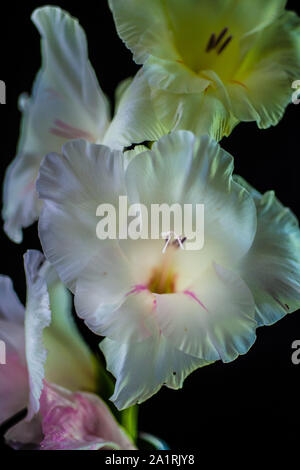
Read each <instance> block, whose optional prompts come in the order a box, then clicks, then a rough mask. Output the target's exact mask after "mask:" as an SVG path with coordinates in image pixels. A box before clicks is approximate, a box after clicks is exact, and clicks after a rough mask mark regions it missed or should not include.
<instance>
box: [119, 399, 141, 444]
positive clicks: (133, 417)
mask: <svg viewBox="0 0 300 470" xmlns="http://www.w3.org/2000/svg"><path fill="white" fill-rule="evenodd" d="M121 424H122V426H123V427H124V428H125V430H126V431H127V433H128V434H129V436H130V437H131V439H132V440H133V442H136V440H137V437H138V406H137V405H134V406H131V407H130V408H127V410H123V411H121Z"/></svg>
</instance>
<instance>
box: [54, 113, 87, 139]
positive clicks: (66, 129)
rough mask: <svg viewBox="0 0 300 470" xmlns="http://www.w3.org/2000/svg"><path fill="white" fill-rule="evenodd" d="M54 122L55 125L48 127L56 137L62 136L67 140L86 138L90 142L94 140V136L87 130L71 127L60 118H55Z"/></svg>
mask: <svg viewBox="0 0 300 470" xmlns="http://www.w3.org/2000/svg"><path fill="white" fill-rule="evenodd" d="M54 124H55V126H56V127H52V128H51V129H50V133H51V134H53V135H56V136H57V137H63V138H64V139H67V140H72V139H86V140H88V141H90V142H95V140H96V139H95V137H94V136H93V135H92V134H90V133H89V132H87V131H84V130H82V129H78V128H77V127H72V126H70V125H69V124H67V123H66V122H64V121H61V120H60V119H55V121H54Z"/></svg>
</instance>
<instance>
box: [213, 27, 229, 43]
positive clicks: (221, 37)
mask: <svg viewBox="0 0 300 470" xmlns="http://www.w3.org/2000/svg"><path fill="white" fill-rule="evenodd" d="M227 33H228V28H224V29H223V31H221V32H220V34H219V36H218V37H217V39H216V43H215V46H217V45H218V44H219V43H220V42H221V41H222V39H223V37H224V36H225V34H227Z"/></svg>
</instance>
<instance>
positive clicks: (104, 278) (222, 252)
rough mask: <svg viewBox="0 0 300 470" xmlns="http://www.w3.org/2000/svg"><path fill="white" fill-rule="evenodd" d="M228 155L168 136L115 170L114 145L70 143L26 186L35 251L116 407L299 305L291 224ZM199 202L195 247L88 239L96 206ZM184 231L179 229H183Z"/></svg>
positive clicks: (238, 347) (177, 378) (244, 346)
mask: <svg viewBox="0 0 300 470" xmlns="http://www.w3.org/2000/svg"><path fill="white" fill-rule="evenodd" d="M232 171H233V159H232V157H231V156H230V155H229V154H227V153H226V152H225V151H223V150H222V149H221V148H220V146H219V145H218V144H217V143H216V142H215V141H214V140H211V139H210V138H208V137H201V138H196V137H195V136H194V135H193V134H192V133H190V132H186V131H178V132H176V133H173V134H170V135H168V136H165V137H163V138H162V139H161V140H160V141H158V142H157V143H155V144H154V145H153V147H152V150H148V151H145V152H143V153H141V154H138V155H136V156H135V157H133V158H132V159H131V161H130V163H129V164H128V166H127V167H126V168H124V158H123V156H122V153H121V152H118V151H112V150H110V149H109V148H107V147H105V146H101V145H93V144H90V143H88V142H85V141H82V140H79V141H74V142H70V143H68V144H66V145H65V146H64V148H63V156H60V155H57V154H51V155H48V156H47V157H46V158H45V160H44V161H43V164H42V166H41V170H40V176H39V179H38V183H37V187H38V191H39V195H40V197H41V198H42V199H43V200H44V206H43V211H42V214H41V217H40V224H39V232H40V238H41V241H42V245H43V248H44V251H45V253H46V256H47V257H48V259H49V260H50V262H51V263H53V265H54V266H55V268H56V270H57V272H58V274H59V276H60V277H61V279H62V281H63V282H64V283H65V284H66V285H67V286H68V287H69V288H70V289H71V290H72V291H73V292H74V294H75V304H76V309H77V313H78V315H79V316H80V317H81V318H83V319H84V320H85V322H86V324H87V326H88V327H89V328H90V329H91V330H92V331H94V332H95V333H96V334H99V335H102V336H106V339H105V340H104V341H103V342H102V343H101V349H102V351H103V352H104V354H105V356H106V359H107V365H108V369H109V370H110V371H111V372H112V373H113V374H114V375H115V376H116V379H117V382H116V388H115V393H114V396H113V398H112V399H113V401H114V402H115V404H116V405H117V406H118V407H119V408H124V407H127V406H130V405H131V404H133V403H136V402H142V401H143V400H146V399H147V398H149V397H150V396H151V395H153V394H154V393H155V392H156V391H158V390H159V388H160V387H161V386H162V385H163V384H164V385H167V386H168V387H171V388H179V387H181V386H182V384H183V381H184V379H185V377H186V376H187V375H188V374H190V373H191V372H192V371H193V370H195V369H196V368H198V367H201V366H203V365H206V364H208V363H209V362H212V361H217V360H219V359H221V360H222V361H224V362H228V361H232V360H234V359H235V358H236V357H237V356H238V355H239V354H245V353H246V352H247V351H248V350H249V348H250V347H251V346H252V344H253V343H254V341H255V337H256V336H255V331H256V327H257V324H258V325H263V324H271V323H274V322H275V321H277V320H278V319H279V318H281V317H282V316H283V315H285V314H286V313H288V312H292V311H294V310H296V309H297V308H298V307H299V306H300V290H299V258H300V256H299V240H300V237H299V234H300V232H299V228H298V224H297V221H296V219H295V217H294V216H293V214H292V213H291V212H290V211H289V210H288V209H285V208H284V207H283V206H282V205H281V204H280V203H279V202H278V201H277V199H276V198H275V196H274V194H273V193H267V194H265V195H264V196H262V195H260V194H259V193H258V192H256V191H254V190H253V189H252V188H250V187H249V186H248V185H247V184H246V183H245V182H244V181H243V180H241V179H238V180H236V179H234V178H233V177H232ZM120 195H127V196H128V199H129V204H132V203H143V204H144V205H145V206H146V207H149V206H150V205H151V204H153V203H158V204H161V203H167V204H169V205H171V204H173V203H179V204H181V205H183V204H188V203H189V204H193V207H195V204H204V206H205V243H204V247H203V248H202V249H201V250H199V251H187V250H182V249H180V248H179V246H178V245H179V244H178V243H177V244H176V243H175V244H174V243H173V244H169V246H168V248H167V249H166V250H165V252H164V250H163V248H164V245H165V241H164V240H162V239H161V240H136V241H134V240H130V239H127V240H102V241H101V240H99V239H98V238H97V237H96V226H97V223H98V222H99V218H97V217H96V210H97V206H98V205H99V204H101V203H110V204H113V205H114V206H115V207H116V210H117V209H118V198H119V196H120ZM183 235H184V234H183Z"/></svg>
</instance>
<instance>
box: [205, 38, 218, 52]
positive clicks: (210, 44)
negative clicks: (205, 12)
mask: <svg viewBox="0 0 300 470" xmlns="http://www.w3.org/2000/svg"><path fill="white" fill-rule="evenodd" d="M215 45H216V35H215V33H212V35H211V36H210V39H209V41H208V43H207V46H206V52H209V51H211V50H212V49H213V48H214V47H215Z"/></svg>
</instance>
